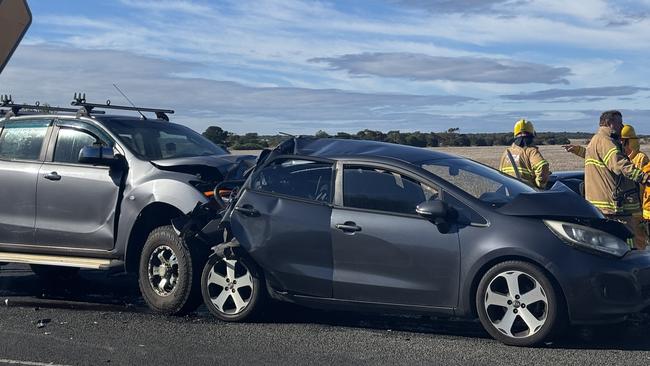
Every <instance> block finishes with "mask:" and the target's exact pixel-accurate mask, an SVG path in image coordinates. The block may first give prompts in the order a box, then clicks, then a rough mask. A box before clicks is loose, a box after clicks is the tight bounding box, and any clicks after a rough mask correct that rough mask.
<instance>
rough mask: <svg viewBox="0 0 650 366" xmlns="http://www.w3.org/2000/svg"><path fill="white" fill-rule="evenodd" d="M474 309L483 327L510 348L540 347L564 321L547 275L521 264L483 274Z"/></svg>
mask: <svg viewBox="0 0 650 366" xmlns="http://www.w3.org/2000/svg"><path fill="white" fill-rule="evenodd" d="M515 286H516V287H515ZM476 309H477V313H478V317H479V320H480V321H481V324H482V325H483V328H485V330H486V331H487V332H488V333H489V334H490V335H491V336H492V337H493V338H495V339H496V340H498V341H500V342H501V343H504V344H507V345H511V346H534V345H537V344H540V343H542V342H544V341H545V340H547V339H549V338H550V337H552V336H553V335H555V334H556V333H557V332H558V331H559V330H561V329H562V328H563V327H564V326H565V325H566V322H567V321H566V317H565V316H564V313H565V309H564V305H563V301H562V298H561V297H560V296H559V295H558V293H557V290H556V289H555V288H554V286H553V284H552V283H551V281H550V280H549V278H548V277H547V275H546V274H545V273H544V272H543V271H542V270H540V269H539V268H538V267H537V266H535V265H533V264H530V263H527V262H521V261H507V262H502V263H499V264H497V265H495V266H494V267H492V268H490V270H488V271H487V273H485V275H484V276H483V278H482V279H481V282H480V283H479V285H478V289H477V292H476ZM501 322H504V323H503V324H501Z"/></svg>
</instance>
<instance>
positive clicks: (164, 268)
mask: <svg viewBox="0 0 650 366" xmlns="http://www.w3.org/2000/svg"><path fill="white" fill-rule="evenodd" d="M148 271H149V285H151V288H152V289H153V290H154V292H155V293H156V294H158V295H160V296H169V295H170V294H171V293H172V292H174V289H175V288H176V284H177V282H178V259H177V258H176V253H174V250H172V248H170V247H169V246H167V245H161V246H159V247H157V248H156V249H155V250H154V251H153V252H152V253H151V256H149V269H148Z"/></svg>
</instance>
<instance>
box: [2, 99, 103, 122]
mask: <svg viewBox="0 0 650 366" xmlns="http://www.w3.org/2000/svg"><path fill="white" fill-rule="evenodd" d="M0 108H9V111H4V110H3V113H2V114H3V115H4V116H5V118H10V117H14V116H18V115H29V114H43V113H48V112H64V113H78V111H79V110H78V109H74V108H61V107H52V106H50V105H47V104H41V103H40V102H36V103H34V104H27V103H23V104H16V103H14V101H13V98H12V96H11V95H10V94H4V95H0ZM98 114H104V112H103V111H99V112H98Z"/></svg>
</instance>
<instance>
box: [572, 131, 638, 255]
mask: <svg viewBox="0 0 650 366" xmlns="http://www.w3.org/2000/svg"><path fill="white" fill-rule="evenodd" d="M620 145H621V149H622V152H623V153H624V154H625V155H627V157H628V158H629V159H630V161H631V162H632V164H633V165H634V167H636V168H637V169H639V170H644V168H645V167H646V166H648V163H650V159H648V156H647V155H646V154H644V153H642V152H641V151H640V145H639V138H638V137H637V135H636V132H635V131H634V127H633V126H631V125H628V124H626V125H623V128H622V129H621V134H620ZM564 148H565V149H566V150H567V151H568V152H571V153H573V154H575V155H578V156H580V157H582V158H585V156H586V153H587V149H586V148H584V147H582V146H577V145H565V146H564ZM591 163H592V164H595V163H594V162H591ZM585 165H587V161H585ZM648 172H650V166H649V167H648V169H647V171H646V173H648ZM585 175H586V174H585ZM619 179H620V188H619V191H620V192H621V193H625V192H627V195H628V196H629V197H627V198H626V202H624V203H623V207H622V208H621V210H622V212H621V214H622V215H621V216H622V217H625V219H624V220H623V221H626V223H627V222H628V221H629V225H628V226H629V227H630V229H632V230H633V231H634V247H635V248H637V249H645V248H646V247H647V245H648V224H647V221H646V220H650V191H649V192H648V193H645V191H646V186H641V187H639V186H638V185H637V184H636V183H635V182H634V181H631V180H629V179H627V178H619ZM585 181H586V178H585ZM585 186H586V182H585ZM649 188H650V187H649ZM635 190H637V191H638V192H639V193H638V196H636V197H635V196H633V194H632V193H633V192H634V191H635ZM641 191H642V192H641ZM595 206H596V207H598V205H596V204H595ZM642 207H643V211H642ZM598 208H601V207H598ZM601 211H602V209H601ZM646 211H647V213H646ZM603 213H605V211H603ZM646 216H647V217H646Z"/></svg>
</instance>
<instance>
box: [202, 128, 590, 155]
mask: <svg viewBox="0 0 650 366" xmlns="http://www.w3.org/2000/svg"><path fill="white" fill-rule="evenodd" d="M459 131H460V129H458V128H450V129H448V130H447V131H445V132H420V131H415V132H401V131H388V132H386V133H384V132H382V131H375V130H370V129H365V130H362V131H359V132H357V133H353V134H351V133H347V132H338V133H336V134H334V135H330V134H328V133H327V132H325V131H322V130H321V131H318V132H316V133H315V134H314V136H316V137H319V138H338V139H355V140H371V141H383V142H391V143H395V144H403V145H410V146H418V147H438V146H505V145H510V144H511V143H512V140H513V137H512V133H507V132H500V133H460V132H459ZM203 136H205V137H206V138H208V139H209V140H210V141H212V142H214V143H215V144H217V145H220V146H223V147H226V148H228V149H232V150H259V149H263V148H267V147H272V146H276V145H277V144H278V143H280V142H281V141H282V140H284V139H286V138H287V137H286V136H283V135H272V136H268V135H267V136H265V135H259V134H257V133H246V134H244V135H237V134H235V133H232V132H229V131H226V130H223V129H222V128H221V127H218V126H210V127H208V128H207V129H206V130H205V132H203ZM592 136H593V133H586V132H540V133H538V134H537V137H536V139H535V141H536V143H537V144H538V145H563V144H568V143H570V140H571V139H583V140H584V139H586V140H588V139H590V138H591V137H592Z"/></svg>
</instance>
